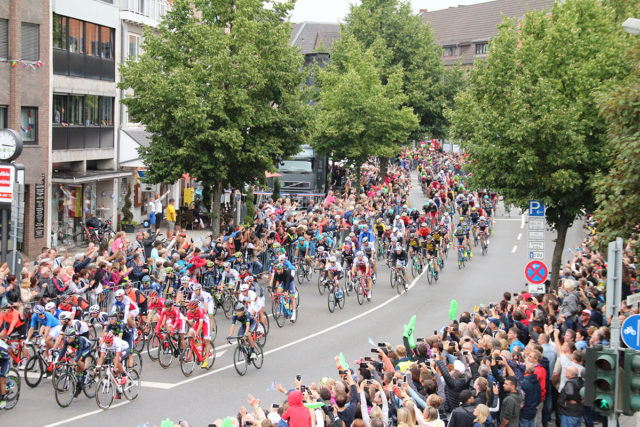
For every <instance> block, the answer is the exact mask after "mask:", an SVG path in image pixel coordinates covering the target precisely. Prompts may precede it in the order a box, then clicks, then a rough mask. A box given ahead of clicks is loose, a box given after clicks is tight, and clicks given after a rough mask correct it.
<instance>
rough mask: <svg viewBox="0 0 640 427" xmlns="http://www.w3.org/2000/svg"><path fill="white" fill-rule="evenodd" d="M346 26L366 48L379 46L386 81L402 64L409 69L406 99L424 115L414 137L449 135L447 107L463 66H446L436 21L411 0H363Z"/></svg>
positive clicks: (406, 71)
mask: <svg viewBox="0 0 640 427" xmlns="http://www.w3.org/2000/svg"><path fill="white" fill-rule="evenodd" d="M343 32H346V33H347V34H352V35H353V36H354V37H355V38H356V39H357V40H358V41H359V42H360V43H362V45H363V46H364V48H365V49H369V48H372V49H373V52H374V56H375V57H376V59H378V60H379V61H380V64H381V70H382V77H383V82H384V81H386V79H387V78H389V76H391V75H392V74H393V73H395V72H396V70H397V69H398V68H400V69H401V70H402V71H403V79H402V90H403V92H404V94H405V95H406V100H405V102H404V105H406V106H409V107H411V108H413V112H414V113H415V114H416V115H417V116H418V121H419V125H418V126H417V127H416V128H415V129H412V132H411V137H412V138H415V139H419V138H423V137H425V136H426V135H429V136H434V137H437V138H443V137H445V136H447V133H448V121H447V119H446V117H445V116H444V108H445V106H447V105H448V104H450V103H451V102H452V101H453V97H454V95H455V93H456V92H457V91H458V89H459V87H460V85H461V83H462V79H461V78H459V77H460V76H461V73H460V69H459V67H452V70H450V71H449V70H448V71H445V69H444V65H443V64H442V61H441V59H440V57H441V55H442V49H441V48H440V46H438V45H437V44H436V43H435V42H434V39H433V34H432V31H431V26H430V25H425V24H424V22H423V19H422V17H421V16H420V15H417V14H415V13H413V10H412V8H411V4H410V3H409V2H408V1H405V0H362V2H361V4H359V5H352V6H351V9H350V12H349V14H348V15H347V17H346V18H345V26H344V28H343ZM401 142H404V141H401Z"/></svg>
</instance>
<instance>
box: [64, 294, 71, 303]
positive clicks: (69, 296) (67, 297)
mask: <svg viewBox="0 0 640 427" xmlns="http://www.w3.org/2000/svg"><path fill="white" fill-rule="evenodd" d="M62 302H63V303H64V304H72V303H73V295H67V296H66V297H65V298H64V300H63V301H62Z"/></svg>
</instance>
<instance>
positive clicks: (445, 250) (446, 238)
mask: <svg viewBox="0 0 640 427" xmlns="http://www.w3.org/2000/svg"><path fill="white" fill-rule="evenodd" d="M440 249H441V250H440V253H441V254H442V255H443V258H448V257H449V236H444V237H443V238H442V245H441V248H440Z"/></svg>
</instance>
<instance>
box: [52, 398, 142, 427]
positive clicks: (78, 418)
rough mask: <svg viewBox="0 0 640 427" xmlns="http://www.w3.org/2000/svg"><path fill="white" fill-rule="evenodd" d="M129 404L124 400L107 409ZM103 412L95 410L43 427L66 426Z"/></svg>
mask: <svg viewBox="0 0 640 427" xmlns="http://www.w3.org/2000/svg"><path fill="white" fill-rule="evenodd" d="M129 403H131V401H129V400H125V401H124V402H120V403H118V404H116V405H113V406H111V408H109V409H115V408H117V407H119V406H122V405H127V404H129ZM103 412H104V410H102V409H96V410H95V411H91V412H86V413H84V414H80V415H76V416H75V417H71V418H67V419H66V420H62V421H58V422H55V423H53V424H47V425H45V426H44V427H55V426H60V425H63V424H66V423H70V422H72V421H77V420H81V419H82V418H86V417H90V416H91V415H96V414H100V413H103Z"/></svg>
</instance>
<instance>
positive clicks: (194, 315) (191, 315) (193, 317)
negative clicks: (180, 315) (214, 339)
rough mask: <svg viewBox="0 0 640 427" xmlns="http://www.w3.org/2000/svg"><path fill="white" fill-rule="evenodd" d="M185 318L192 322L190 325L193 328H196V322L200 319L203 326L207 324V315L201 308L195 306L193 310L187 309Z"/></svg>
mask: <svg viewBox="0 0 640 427" xmlns="http://www.w3.org/2000/svg"><path fill="white" fill-rule="evenodd" d="M187 320H189V321H190V322H194V324H193V326H192V328H193V329H198V322H200V321H201V320H202V323H203V324H204V325H205V326H208V325H209V316H208V315H207V314H206V313H205V312H204V310H203V309H201V308H197V309H196V310H195V311H188V312H187ZM203 330H204V326H203Z"/></svg>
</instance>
